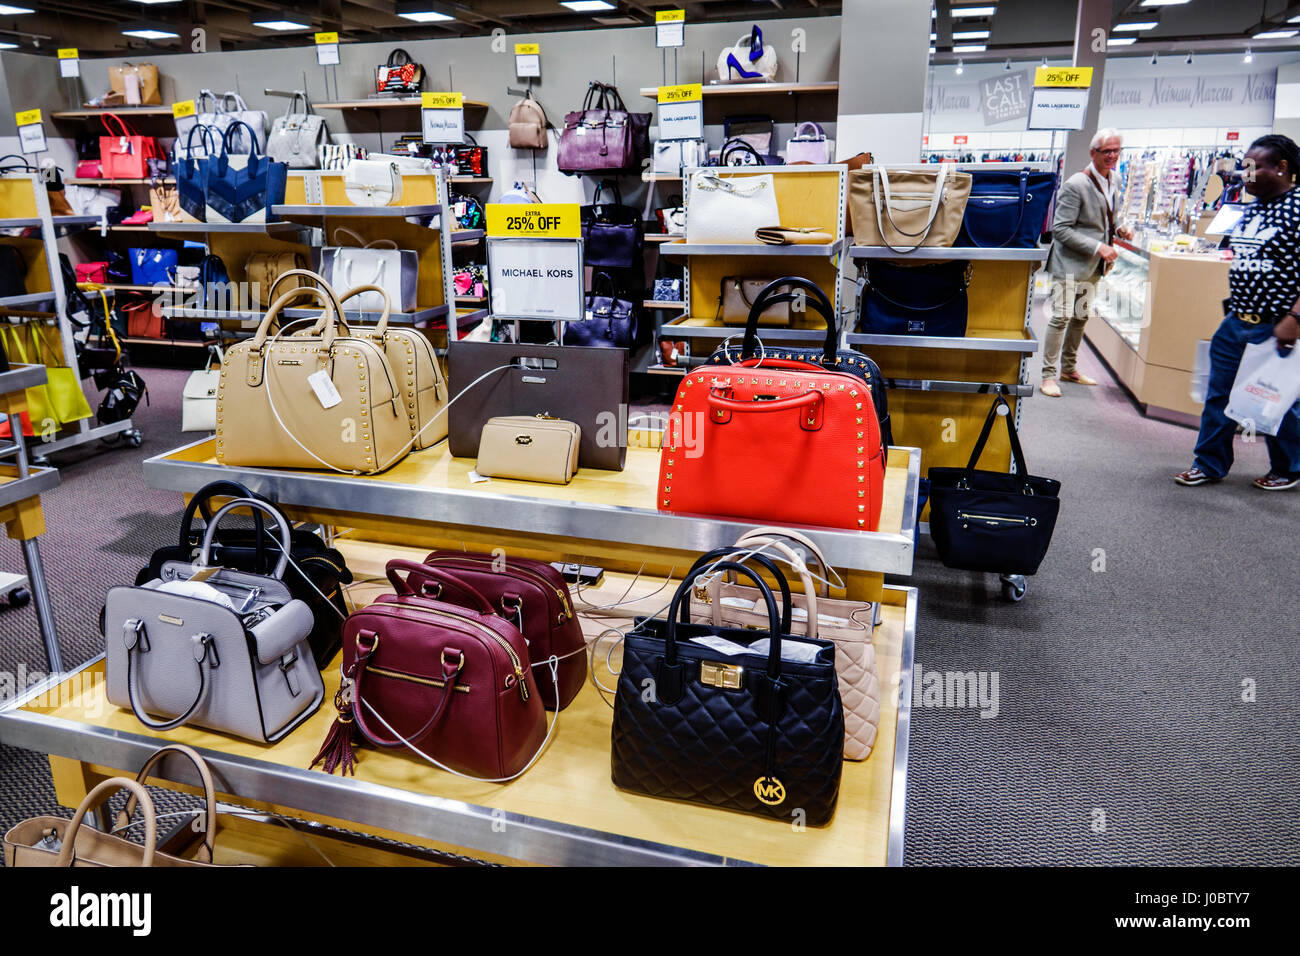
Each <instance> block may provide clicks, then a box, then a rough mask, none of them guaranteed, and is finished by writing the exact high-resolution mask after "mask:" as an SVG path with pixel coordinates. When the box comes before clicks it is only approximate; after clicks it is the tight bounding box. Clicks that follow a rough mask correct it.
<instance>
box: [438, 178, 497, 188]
mask: <svg viewBox="0 0 1300 956" xmlns="http://www.w3.org/2000/svg"><path fill="white" fill-rule="evenodd" d="M492 181H493V180H492V177H491V176H448V177H447V182H449V183H451V184H452V185H454V186H481V185H485V184H487V183H490V182H492Z"/></svg>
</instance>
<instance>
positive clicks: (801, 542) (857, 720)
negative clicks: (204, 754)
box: [691, 528, 880, 760]
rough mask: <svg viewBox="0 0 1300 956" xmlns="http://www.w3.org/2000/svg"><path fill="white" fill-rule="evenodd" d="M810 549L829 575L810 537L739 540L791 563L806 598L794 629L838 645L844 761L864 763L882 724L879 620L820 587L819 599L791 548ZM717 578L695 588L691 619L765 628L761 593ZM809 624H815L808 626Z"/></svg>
mask: <svg viewBox="0 0 1300 956" xmlns="http://www.w3.org/2000/svg"><path fill="white" fill-rule="evenodd" d="M792 543H793V544H794V545H796V546H798V547H801V548H804V549H806V551H807V552H808V555H809V556H811V557H813V558H815V559H816V561H817V563H818V564H819V565H820V566H821V572H822V575H823V576H825V574H826V573H827V572H826V564H825V559H824V558H823V557H822V554H821V551H820V550H819V549H818V547H817V545H815V544H814V543H813V542H812V541H811V540H810V539H809V538H807V537H805V536H804V535H802V534H800V533H799V532H797V531H790V530H786V529H784V528H755V529H754V530H753V531H750V532H748V533H746V534H744V535H742V536H741V537H740V538H739V539H738V540H737V541H736V545H735V546H736V548H737V550H758V549H759V548H766V551H765V553H766V554H768V555H769V556H773V557H776V558H778V559H782V558H783V559H785V560H786V561H788V562H790V564H791V567H793V568H794V569H795V571H796V573H797V574H798V575H799V577H800V578H801V579H802V581H803V586H804V593H803V594H802V595H800V594H797V593H792V594H791V603H792V604H793V605H794V607H793V609H792V611H791V622H790V628H791V630H792V631H794V632H796V633H797V632H799V631H800V629H801V628H800V625H802V631H803V633H804V634H806V635H808V636H809V637H815V638H820V639H822V640H824V641H830V642H832V643H833V644H834V645H835V675H836V677H837V678H838V679H839V685H840V699H841V700H842V701H843V704H844V759H845V760H866V759H867V758H868V757H870V756H871V750H872V748H873V747H874V746H875V743H876V728H877V727H878V726H879V725H880V679H879V675H878V673H877V670H876V646H875V643H874V641H873V638H872V633H873V630H874V628H875V623H876V618H875V612H876V608H875V605H874V604H872V603H871V602H864V601H850V600H839V599H832V598H830V597H828V596H826V595H827V594H828V593H829V588H828V587H827V586H826V585H825V584H823V585H822V586H821V589H820V590H821V592H822V594H821V596H818V594H817V590H818V589H817V588H816V587H814V584H813V578H812V575H811V574H809V573H808V570H807V567H806V561H805V557H804V556H801V555H800V554H799V553H797V552H796V551H795V549H794V547H791V544H792ZM727 578H728V579H729V580H724V579H723V578H722V577H716V578H714V579H713V580H712V581H710V582H709V585H708V587H707V588H705V589H702V590H701V589H696V591H695V593H694V595H692V598H691V620H692V621H694V622H697V623H711V624H714V625H716V626H722V625H728V626H731V627H758V628H760V629H761V628H765V627H766V626H767V610H766V608H765V607H763V605H762V598H761V597H760V596H759V592H758V589H757V588H755V587H751V586H748V585H743V584H738V583H736V582H735V576H734V575H730V574H729V575H727ZM809 622H816V623H815V624H813V625H811V626H810V623H809Z"/></svg>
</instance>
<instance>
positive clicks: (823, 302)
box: [740, 276, 839, 363]
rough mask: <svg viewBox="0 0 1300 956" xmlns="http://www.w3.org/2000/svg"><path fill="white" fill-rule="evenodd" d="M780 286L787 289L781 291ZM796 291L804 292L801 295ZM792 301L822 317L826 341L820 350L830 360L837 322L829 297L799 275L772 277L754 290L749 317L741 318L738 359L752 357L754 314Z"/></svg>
mask: <svg viewBox="0 0 1300 956" xmlns="http://www.w3.org/2000/svg"><path fill="white" fill-rule="evenodd" d="M783 288H784V289H788V290H790V291H781V290H782V289H783ZM798 290H802V293H806V294H801V292H800V291H798ZM795 301H803V302H804V304H806V305H811V306H812V307H813V309H814V310H816V311H817V313H818V314H820V315H821V317H822V318H823V319H825V320H826V340H825V343H824V345H823V349H822V353H823V354H822V360H823V362H826V363H831V362H834V360H835V353H836V351H837V350H838V349H839V325H838V323H837V322H836V321H835V308H834V307H833V306H832V305H831V300H830V299H828V298H827V297H826V293H825V292H823V291H822V290H821V289H820V288H819V287H818V286H817V284H816V283H814V282H811V281H810V280H808V279H804V278H802V277H800V276H784V277H783V278H780V279H773V280H772V281H771V282H769V283H768V284H767V285H765V286H764V287H763V289H762V291H761V292H759V293H758V296H757V297H756V298H755V299H754V304H753V305H751V306H750V307H749V318H748V319H746V320H745V338H744V339H743V341H742V344H741V347H740V356H741V358H742V359H747V358H752V357H754V354H755V347H756V346H757V345H758V317H759V316H760V315H762V314H763V313H764V312H765V311H766V310H767V308H768V306H771V305H776V304H778V303H781V302H795Z"/></svg>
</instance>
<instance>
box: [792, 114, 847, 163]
mask: <svg viewBox="0 0 1300 956" xmlns="http://www.w3.org/2000/svg"><path fill="white" fill-rule="evenodd" d="M785 161H786V163H787V164H788V163H814V164H816V165H818V166H822V165H825V164H827V163H833V162H834V161H835V140H833V139H828V138H827V136H826V131H825V130H824V129H822V128H821V124H820V123H811V122H809V123H800V124H799V125H798V127H796V128H795V131H794V135H793V136H792V137H790V138H789V139H787V140H786V141H785Z"/></svg>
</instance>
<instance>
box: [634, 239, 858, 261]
mask: <svg viewBox="0 0 1300 956" xmlns="http://www.w3.org/2000/svg"><path fill="white" fill-rule="evenodd" d="M673 238H674V239H677V240H679V241H677V242H670V243H668V244H667V245H665V246H663V247H662V248H661V249H660V250H659V254H660V255H664V256H817V257H819V258H822V259H829V258H830V257H831V256H834V255H837V254H838V253H839V252H840V250H841V249H842V248H843V247H844V243H843V241H840V242H820V243H797V244H794V243H792V244H791V245H788V246H769V245H768V244H767V243H765V242H755V243H748V242H738V243H734V244H723V243H716V244H714V243H699V242H696V243H690V242H682V241H680V240H681V237H680V236H674V237H673Z"/></svg>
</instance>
